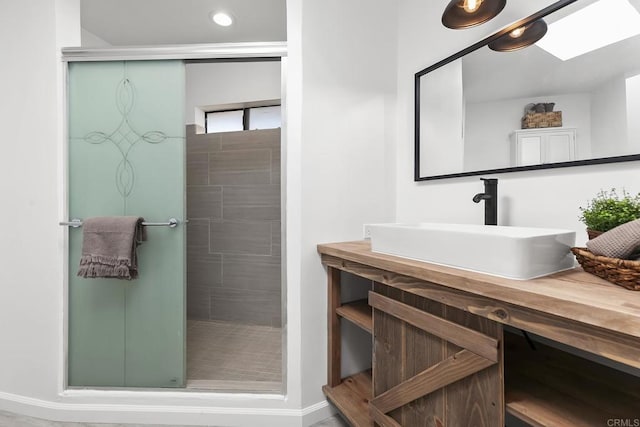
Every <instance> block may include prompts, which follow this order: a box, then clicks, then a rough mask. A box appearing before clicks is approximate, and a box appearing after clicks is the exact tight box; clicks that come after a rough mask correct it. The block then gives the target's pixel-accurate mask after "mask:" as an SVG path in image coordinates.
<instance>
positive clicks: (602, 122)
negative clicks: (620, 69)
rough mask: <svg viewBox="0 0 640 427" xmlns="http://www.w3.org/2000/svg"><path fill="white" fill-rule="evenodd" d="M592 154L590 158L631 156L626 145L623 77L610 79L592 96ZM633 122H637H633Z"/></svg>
mask: <svg viewBox="0 0 640 427" xmlns="http://www.w3.org/2000/svg"><path fill="white" fill-rule="evenodd" d="M591 95H592V97H591V117H594V118H597V119H596V120H597V122H596V121H594V122H592V124H591V126H592V131H591V133H592V139H591V151H592V153H593V157H594V158H596V157H608V156H622V155H625V154H637V153H638V151H637V150H636V151H635V152H634V153H630V152H629V149H628V144H627V140H628V137H627V113H628V112H627V100H626V98H627V94H626V87H625V79H624V76H622V75H621V76H618V77H616V78H614V79H611V80H609V81H607V82H605V83H603V84H602V85H600V86H599V87H597V88H596V89H594V90H593V91H592V92H591ZM633 120H634V121H636V120H637V119H633Z"/></svg>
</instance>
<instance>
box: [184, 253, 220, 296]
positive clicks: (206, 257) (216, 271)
mask: <svg viewBox="0 0 640 427" xmlns="http://www.w3.org/2000/svg"><path fill="white" fill-rule="evenodd" d="M192 285H193V286H209V287H211V286H222V255H221V254H210V253H208V252H205V251H204V250H199V251H193V252H191V253H189V254H188V256H187V286H192Z"/></svg>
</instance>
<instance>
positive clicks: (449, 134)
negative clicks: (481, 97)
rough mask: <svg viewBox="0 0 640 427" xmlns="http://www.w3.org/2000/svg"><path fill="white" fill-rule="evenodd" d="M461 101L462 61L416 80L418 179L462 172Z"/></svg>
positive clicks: (462, 102)
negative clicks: (417, 100)
mask: <svg viewBox="0 0 640 427" xmlns="http://www.w3.org/2000/svg"><path fill="white" fill-rule="evenodd" d="M463 109H464V99H463V94H462V61H453V62H450V63H449V64H447V65H445V66H444V67H440V68H438V69H437V70H434V71H432V72H431V73H429V78H422V79H420V117H422V120H421V122H420V123H421V126H420V141H421V143H420V175H421V176H423V175H444V174H448V173H457V172H460V171H461V170H462V168H463V161H464V150H465V146H464V143H465V141H464V140H463V138H462V134H463V132H462V123H463V122H464V121H463Z"/></svg>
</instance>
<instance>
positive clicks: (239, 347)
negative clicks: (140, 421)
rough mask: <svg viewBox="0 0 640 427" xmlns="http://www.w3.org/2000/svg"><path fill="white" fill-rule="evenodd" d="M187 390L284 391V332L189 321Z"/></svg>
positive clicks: (252, 326)
mask: <svg viewBox="0 0 640 427" xmlns="http://www.w3.org/2000/svg"><path fill="white" fill-rule="evenodd" d="M187 388H190V389H204V390H219V391H250V392H261V393H279V392H281V390H282V330H281V329H280V328H273V327H269V326H257V325H243V324H239V323H232V322H220V321H215V320H188V321H187Z"/></svg>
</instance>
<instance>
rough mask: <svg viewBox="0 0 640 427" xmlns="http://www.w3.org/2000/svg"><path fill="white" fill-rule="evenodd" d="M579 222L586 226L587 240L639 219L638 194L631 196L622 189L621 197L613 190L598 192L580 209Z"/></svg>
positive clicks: (639, 196)
mask: <svg viewBox="0 0 640 427" xmlns="http://www.w3.org/2000/svg"><path fill="white" fill-rule="evenodd" d="M580 211H581V212H582V214H581V215H580V221H582V222H583V223H584V224H585V225H586V226H587V234H589V239H593V238H595V237H597V236H598V235H600V234H602V233H604V232H605V231H609V230H611V229H612V228H615V227H617V226H619V225H621V224H624V223H626V222H629V221H633V220H635V219H638V218H640V194H637V195H636V196H631V195H630V194H629V193H627V192H626V191H625V190H624V189H623V190H622V196H619V195H618V194H617V193H616V190H615V188H612V189H611V190H610V191H605V190H600V192H599V193H598V194H597V195H596V197H595V198H593V199H592V200H591V201H589V203H588V204H587V206H586V207H584V208H583V207H582V206H581V207H580Z"/></svg>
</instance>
